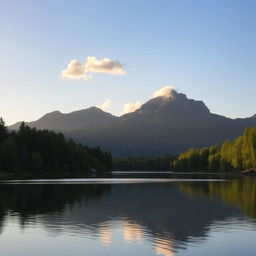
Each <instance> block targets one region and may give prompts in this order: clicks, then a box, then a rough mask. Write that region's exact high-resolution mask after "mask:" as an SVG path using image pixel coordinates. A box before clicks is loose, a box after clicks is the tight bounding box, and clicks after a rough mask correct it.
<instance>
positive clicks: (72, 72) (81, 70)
mask: <svg viewBox="0 0 256 256" xmlns="http://www.w3.org/2000/svg"><path fill="white" fill-rule="evenodd" d="M61 74H62V77H64V78H69V79H81V78H83V79H85V80H87V79H89V78H90V75H89V74H88V73H87V72H86V70H85V65H84V64H82V63H80V62H78V61H77V60H71V61H70V63H69V64H68V68H67V69H65V70H63V71H62V72H61Z"/></svg>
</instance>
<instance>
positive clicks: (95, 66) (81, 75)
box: [61, 57, 126, 80]
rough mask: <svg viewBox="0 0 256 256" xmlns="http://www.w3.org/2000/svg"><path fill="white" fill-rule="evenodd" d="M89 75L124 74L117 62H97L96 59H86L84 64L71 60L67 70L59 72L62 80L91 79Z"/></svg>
mask: <svg viewBox="0 0 256 256" xmlns="http://www.w3.org/2000/svg"><path fill="white" fill-rule="evenodd" d="M91 73H105V74H112V75H123V74H125V73H126V72H125V70H124V65H123V64H121V63H120V62H119V61H113V60H111V59H109V58H104V59H101V60H98V59H97V58H96V57H88V58H87V59H86V61H85V63H80V62H78V61H77V60H72V61H71V62H70V63H69V64H68V67H67V69H65V70H63V71H62V72H61V74H62V77H63V78H69V79H85V80H87V79H89V78H92V75H91Z"/></svg>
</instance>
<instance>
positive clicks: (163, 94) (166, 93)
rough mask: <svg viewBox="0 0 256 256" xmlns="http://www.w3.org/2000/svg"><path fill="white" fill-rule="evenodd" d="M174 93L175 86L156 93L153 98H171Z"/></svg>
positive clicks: (166, 87)
mask: <svg viewBox="0 0 256 256" xmlns="http://www.w3.org/2000/svg"><path fill="white" fill-rule="evenodd" d="M173 92H175V87H174V86H165V87H163V88H162V89H160V90H158V91H155V92H154V94H153V97H155V98H156V97H163V98H169V97H172V96H173Z"/></svg>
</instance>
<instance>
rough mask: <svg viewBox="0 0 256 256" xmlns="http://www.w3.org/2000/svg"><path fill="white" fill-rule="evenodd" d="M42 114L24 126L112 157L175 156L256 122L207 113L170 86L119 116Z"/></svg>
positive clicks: (95, 111) (84, 112) (91, 111)
mask: <svg viewBox="0 0 256 256" xmlns="http://www.w3.org/2000/svg"><path fill="white" fill-rule="evenodd" d="M54 113H55V114H54ZM48 115H50V117H51V118H49V117H48V118H47V116H48ZM48 115H45V116H44V117H42V118H41V119H39V120H38V121H35V122H31V123H28V125H30V126H35V127H37V128H47V129H54V130H62V131H64V133H65V134H66V135H67V136H71V137H73V138H74V139H75V140H76V141H77V142H81V143H84V144H86V145H89V146H100V147H101V148H103V149H105V150H107V151H110V152H111V153H112V154H113V156H115V157H127V156H159V155H165V154H178V153H181V152H184V151H186V150H187V149H188V148H190V147H194V148H200V147H205V146H210V145H214V144H218V143H223V142H224V141H225V140H231V139H234V138H236V137H238V136H239V135H241V134H242V132H243V130H244V128H246V127H251V126H253V125H256V118H255V116H253V117H251V118H244V119H243V118H238V119H230V118H226V117H224V116H220V115H216V114H212V113H211V112H210V111H209V109H208V108H207V107H206V106H205V104H204V103H203V102H202V101H197V100H193V99H188V98H187V97H186V95H185V94H182V93H177V92H176V91H175V90H172V93H171V95H169V96H168V97H165V96H162V97H156V98H153V99H151V100H149V101H148V102H146V103H145V104H143V105H142V106H141V108H140V109H138V110H136V111H135V112H133V113H129V114H125V115H123V116H121V117H114V116H112V115H111V114H109V113H105V112H103V111H101V110H100V109H97V108H95V107H93V108H90V109H86V110H82V111H78V112H72V113H70V114H61V113H59V112H53V113H50V114H48ZM63 115H64V116H65V118H63V117H62V116H63ZM64 120H65V121H64ZM16 127H17V126H16ZM10 128H14V126H11V127H10Z"/></svg>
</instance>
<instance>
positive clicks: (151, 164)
mask: <svg viewBox="0 0 256 256" xmlns="http://www.w3.org/2000/svg"><path fill="white" fill-rule="evenodd" d="M174 159H175V156H172V155H167V156H163V157H127V158H116V159H113V170H116V171H118V170H120V171H169V170H170V161H172V160H174Z"/></svg>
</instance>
